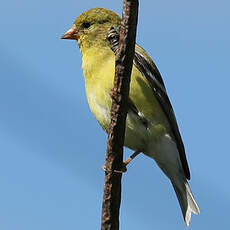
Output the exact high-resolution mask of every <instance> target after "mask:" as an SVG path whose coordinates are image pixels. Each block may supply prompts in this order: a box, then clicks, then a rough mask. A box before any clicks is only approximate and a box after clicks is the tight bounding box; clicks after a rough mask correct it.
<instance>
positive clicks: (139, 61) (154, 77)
mask: <svg viewBox="0 0 230 230" xmlns="http://www.w3.org/2000/svg"><path fill="white" fill-rule="evenodd" d="M107 38H108V41H109V43H110V47H111V49H112V50H113V52H114V53H115V54H116V51H117V50H118V43H119V34H118V33H117V31H116V30H115V29H114V28H113V27H112V28H111V29H110V30H109V32H108V37H107ZM133 64H134V65H135V66H136V68H137V69H138V70H139V71H140V72H141V73H142V75H143V76H144V77H145V78H146V79H147V80H148V82H149V85H150V86H151V88H152V90H153V92H154V95H155V96H156V98H157V100H158V102H159V104H160V105H161V108H162V110H163V111H164V113H165V115H166V117H167V118H168V121H169V123H170V126H171V130H172V134H173V137H174V139H175V142H176V145H177V148H178V151H179V154H180V159H181V163H182V167H183V169H184V172H185V176H186V178H187V179H190V171H189V167H188V162H187V159H186V155H185V149H184V144H183V141H182V138H181V135H180V132H179V128H178V125H177V121H176V117H175V114H174V111H173V108H172V105H171V103H170V100H169V98H168V95H167V92H166V89H165V85H164V82H163V79H162V77H161V74H160V72H159V71H158V69H157V67H156V66H155V65H154V63H150V62H149V60H147V59H146V57H145V56H143V55H142V54H141V53H139V52H138V51H137V49H136V50H135V56H134V60H133Z"/></svg>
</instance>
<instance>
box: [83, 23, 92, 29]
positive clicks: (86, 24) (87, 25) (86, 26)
mask: <svg viewBox="0 0 230 230" xmlns="http://www.w3.org/2000/svg"><path fill="white" fill-rule="evenodd" d="M90 26H91V24H90V23H89V22H83V24H82V27H83V28H85V29H88V28H89V27H90Z"/></svg>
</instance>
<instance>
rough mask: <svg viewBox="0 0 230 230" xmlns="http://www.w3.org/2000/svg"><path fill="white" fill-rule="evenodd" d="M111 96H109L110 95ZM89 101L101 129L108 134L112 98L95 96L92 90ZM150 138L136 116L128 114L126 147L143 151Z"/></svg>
mask: <svg viewBox="0 0 230 230" xmlns="http://www.w3.org/2000/svg"><path fill="white" fill-rule="evenodd" d="M108 95H109V94H108ZM87 99H88V103H89V107H90V110H91V112H92V113H93V115H94V116H95V118H96V119H97V121H98V122H99V124H100V125H101V127H102V128H103V129H104V130H105V131H106V132H108V128H109V124H110V108H111V104H112V100H111V98H110V96H108V97H107V94H106V96H104V98H102V97H100V95H97V97H96V96H95V94H94V91H93V90H92V89H91V90H90V92H88V93H87ZM148 136H149V130H148V129H147V128H146V127H145V126H144V125H143V123H142V122H141V121H140V119H139V118H138V117H137V116H136V114H134V113H132V112H128V114H127V119H126V131H125V146H126V147H128V148H130V149H133V150H140V151H143V150H144V148H145V147H146V142H147V139H148Z"/></svg>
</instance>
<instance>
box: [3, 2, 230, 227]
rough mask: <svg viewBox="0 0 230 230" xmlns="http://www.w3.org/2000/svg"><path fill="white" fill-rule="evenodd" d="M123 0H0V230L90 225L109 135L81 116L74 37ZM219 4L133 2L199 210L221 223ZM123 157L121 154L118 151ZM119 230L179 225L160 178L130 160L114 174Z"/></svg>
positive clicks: (224, 181) (199, 220)
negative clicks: (89, 17) (98, 10)
mask: <svg viewBox="0 0 230 230" xmlns="http://www.w3.org/2000/svg"><path fill="white" fill-rule="evenodd" d="M93 7H106V8H109V9H112V10H114V11H115V12H117V13H119V14H120V13H121V8H122V1H111V0H101V1H90V0H84V1H79V0H75V1H73V0H66V1H54V0H46V1H45V0H40V1H29V0H21V1H16V0H8V1H4V2H2V3H1V9H0V26H1V32H0V34H1V36H0V229H2V230H16V229H17V230H31V229H33V230H41V229H42V230H50V229H55V230H76V229H90V230H91V229H100V219H101V217H100V215H101V201H102V194H103V185H104V172H103V171H102V170H101V166H102V165H103V164H104V158H105V145H106V139H107V136H106V135H105V133H104V132H103V130H102V129H101V128H100V127H99V125H98V123H97V122H96V120H95V119H94V117H93V115H92V114H91V113H90V111H89V108H88V105H87V100H86V96H85V89H84V79H83V75H82V70H81V55H80V52H79V49H78V47H77V45H76V43H75V42H74V41H66V40H61V39H60V36H61V35H62V34H63V33H64V32H65V31H66V30H67V29H68V28H69V27H70V26H71V25H72V23H73V21H74V20H75V18H76V17H77V16H78V15H79V14H80V13H81V12H83V11H85V10H87V9H90V8H93ZM229 9H230V2H229V0H203V1H200V0H193V1H186V0H175V1H172V0H161V1H150V0H148V1H147V0H140V9H139V12H140V13H139V24H138V33H137V42H138V43H139V44H140V45H142V46H143V47H144V48H145V49H146V50H147V51H148V53H149V54H150V56H151V57H152V58H153V60H154V61H155V62H156V64H157V66H158V67H159V70H160V72H161V73H162V76H163V78H164V81H165V84H166V87H167V90H168V94H169V97H170V99H171V102H172V104H173V107H174V110H175V113H176V116H177V120H178V123H179V126H180V131H181V134H182V137H183V140H184V144H185V146H186V150H187V158H188V161H189V165H190V170H191V174H192V180H191V181H190V185H191V188H192V190H193V193H194V196H195V198H196V200H197V202H198V204H199V206H200V209H201V215H200V216H193V218H192V222H191V228H190V229H193V230H199V229H209V230H216V229H228V228H229V218H230V214H229V206H230V182H229V162H230V154H229V143H230V140H229V117H230V109H229V99H230V93H229V84H230V80H229V77H230V76H229V73H230V71H229V66H230V62H229V61H230V32H229V22H230V14H229ZM125 152H126V153H125V156H126V157H127V156H128V155H129V153H130V152H129V151H128V150H125ZM120 221H121V224H120V226H121V228H120V229H121V230H125V229H126V230H127V229H132V230H140V229H144V230H151V229H161V230H166V229H167V230H168V229H176V230H180V229H186V228H185V225H184V221H183V219H182V214H181V211H180V208H179V204H178V202H177V199H176V196H175V194H174V191H173V188H172V186H171V184H170V183H169V181H168V179H167V178H166V177H165V176H164V175H163V174H162V172H161V171H160V170H159V168H158V167H157V166H156V164H155V163H154V161H153V160H151V159H149V158H147V157H145V156H138V157H137V159H135V161H134V162H133V163H131V165H130V166H129V168H128V172H127V173H126V174H125V175H124V176H123V190H122V205H121V215H120Z"/></svg>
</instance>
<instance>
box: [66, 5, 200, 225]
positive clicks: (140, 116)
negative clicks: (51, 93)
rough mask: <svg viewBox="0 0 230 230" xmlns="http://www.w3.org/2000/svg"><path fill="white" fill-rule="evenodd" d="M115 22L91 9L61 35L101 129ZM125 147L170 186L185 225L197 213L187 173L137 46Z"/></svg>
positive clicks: (159, 88) (152, 73)
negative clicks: (147, 160) (75, 49)
mask: <svg viewBox="0 0 230 230" xmlns="http://www.w3.org/2000/svg"><path fill="white" fill-rule="evenodd" d="M120 22H121V19H120V17H119V16H118V15H117V14H115V13H114V12H112V11H110V10H107V9H104V8H94V9H90V10H88V11H86V12H84V13H82V14H81V15H80V16H79V17H78V18H77V19H76V21H75V22H74V24H73V26H72V27H71V28H70V29H69V30H68V31H67V32H66V33H65V34H64V36H62V38H63V39H73V40H77V43H78V45H79V47H80V50H81V53H82V69H83V73H84V77H85V87H86V94H87V99H88V103H89V107H90V109H91V111H92V113H93V114H94V116H95V117H96V119H97V121H98V122H99V123H100V125H101V126H102V127H103V129H104V130H105V131H108V127H109V123H110V108H111V103H112V100H111V97H110V91H111V89H112V88H113V80H114V71H115V68H114V67H115V55H114V52H113V51H112V49H111V44H110V42H109V39H108V32H109V31H110V30H111V28H113V29H114V30H115V31H119V28H120ZM112 45H113V44H112ZM113 48H114V47H113ZM125 146H127V147H129V148H130V149H133V150H135V151H139V152H143V153H144V154H145V155H147V156H149V157H151V158H153V159H154V160H155V161H156V163H157V164H158V166H159V167H160V168H161V169H162V171H163V172H164V173H165V175H166V176H167V177H168V178H169V179H170V181H171V183H172V185H173V188H174V190H175V192H176V195H177V198H178V200H179V203H180V207H181V210H182V213H183V216H184V220H185V223H186V225H187V226H188V225H189V223H190V219H191V213H195V214H199V212H200V211H199V207H198V205H197V204H196V202H195V200H194V197H193V195H192V192H191V190H190V187H189V184H188V182H187V179H190V172H189V167H188V163H187V160H186V156H185V150H184V145H183V142H182V139H181V135H180V132H179V129H178V126H177V122H176V118H175V115H174V112H173V109H172V106H171V103H170V101H169V98H168V96H167V93H166V89H165V86H164V83H163V80H162V78H161V75H160V73H159V71H158V69H157V67H156V66H155V64H154V63H153V61H152V60H151V58H150V57H149V56H148V54H147V53H146V52H145V51H144V50H143V49H142V48H141V47H140V46H138V45H136V48H135V58H134V65H133V69H132V75H131V83H130V93H129V104H128V114H127V120H126V133H125Z"/></svg>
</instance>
